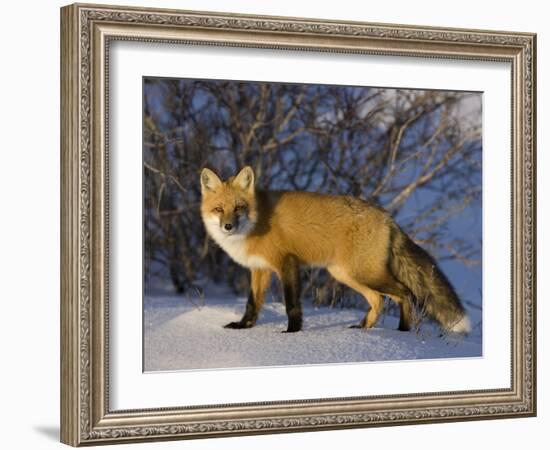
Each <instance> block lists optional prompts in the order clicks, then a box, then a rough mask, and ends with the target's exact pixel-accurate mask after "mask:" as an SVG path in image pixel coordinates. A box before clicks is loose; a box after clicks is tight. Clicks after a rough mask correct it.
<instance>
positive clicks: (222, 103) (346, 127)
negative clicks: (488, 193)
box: [143, 77, 483, 371]
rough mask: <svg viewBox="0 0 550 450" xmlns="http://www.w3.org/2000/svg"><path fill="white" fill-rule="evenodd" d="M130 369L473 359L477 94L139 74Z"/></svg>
mask: <svg viewBox="0 0 550 450" xmlns="http://www.w3.org/2000/svg"><path fill="white" fill-rule="evenodd" d="M143 180H144V181H143V231H144V234H143V236H144V240H143V250H144V253H143V254H144V261H143V273H144V280H143V281H144V296H143V339H144V354H143V358H144V360H143V367H144V370H145V371H166V370H191V369H220V368H243V367H266V366H289V365H309V364H335V363H361V362H373V361H395V360H417V359H434V358H457V357H479V356H482V329H483V323H482V311H483V308H482V302H483V298H482V265H481V261H482V254H481V253H482V94H481V93H479V92H463V91H441V90H418V89H411V88H402V89H396V88H383V87H367V86H336V85H321V84H318V85H316V84H297V83H271V82H256V81H233V80H214V79H176V78H156V77H144V78H143Z"/></svg>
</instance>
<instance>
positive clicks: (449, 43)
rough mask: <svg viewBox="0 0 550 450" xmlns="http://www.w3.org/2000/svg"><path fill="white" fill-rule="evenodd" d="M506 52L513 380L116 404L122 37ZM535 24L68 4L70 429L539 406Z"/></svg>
mask: <svg viewBox="0 0 550 450" xmlns="http://www.w3.org/2000/svg"><path fill="white" fill-rule="evenodd" d="M117 39H119V40H137V41H157V42H172V43H174V42H177V43H201V44H210V45H221V46H241V47H257V48H269V49H293V50H313V51H328V52H353V53H363V54H383V55H395V56H403V55H405V56H415V57H424V58H426V57H427V58H458V59H465V60H472V61H473V63H474V62H475V61H479V60H496V61H506V62H509V63H510V64H511V67H512V80H513V81H512V86H511V94H512V97H511V98H512V111H513V113H512V118H511V124H512V149H511V151H512V161H513V163H512V166H513V168H512V185H511V190H512V198H513V202H512V203H513V204H512V236H511V239H512V248H513V252H512V324H511V326H512V356H511V373H512V377H511V379H512V383H511V386H510V388H509V389H494V390H485V391H463V392H448V393H423V394H410V395H395V396H380V397H368V398H366V397H353V398H346V399H325V400H323V399H321V400H308V401H299V400H295V401H288V402H262V403H253V404H238V405H229V406H228V405H225V406H224V405H212V406H208V407H193V408H190V407H185V406H182V407H180V408H173V409H156V410H135V411H111V410H110V409H109V398H108V332H107V324H108V306H109V305H108V298H107V295H106V292H107V289H106V288H107V286H108V283H109V280H108V270H107V265H106V261H107V255H108V240H107V233H106V230H107V226H108V223H107V221H108V215H107V211H108V206H109V205H108V196H107V195H106V192H107V190H106V187H107V186H108V182H109V180H108V174H107V171H106V167H107V163H108V153H107V136H108V121H107V119H108V110H107V109H106V104H107V102H106V98H107V97H106V96H107V95H108V92H107V89H108V83H107V81H108V78H107V77H108V73H107V67H108V56H109V43H110V42H111V41H113V40H117ZM535 58H536V36H535V35H534V34H530V33H510V32H496V31H481V30H464V29H443V28H431V27H417V26H404V25H383V24H371V23H358V22H333V21H327V20H312V19H296V18H283V17H259V16H249V15H239V14H218V13H205V12H190V11H172V10H156V9H155V10H153V9H141V8H129V7H111V6H94V5H81V4H75V5H71V6H67V7H64V8H62V9H61V242H62V245H61V440H62V442H64V443H67V444H70V445H73V446H79V445H86V444H107V443H121V442H129V441H131V442H133V441H144V440H160V439H180V438H199V437H215V436H230V435H243V434H260V433H277V432H296V431H312V430H326V429H336V428H351V427H367V426H381V425H398V424H420V423H427V422H444V421H457V420H475V419H496V418H504V417H525V416H533V415H535V414H536V335H535V331H536V330H535V322H536V320H535V312H536V310H535V298H536V292H535V286H536V280H535V275H536V273H535V261H536V250H535V246H536V211H535V200H536V195H535V180H536V173H535V138H536V134H535V86H536V73H535V68H536V59H535Z"/></svg>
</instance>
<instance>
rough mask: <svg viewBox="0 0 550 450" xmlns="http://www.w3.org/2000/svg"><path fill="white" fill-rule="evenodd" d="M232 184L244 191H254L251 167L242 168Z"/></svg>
mask: <svg viewBox="0 0 550 450" xmlns="http://www.w3.org/2000/svg"><path fill="white" fill-rule="evenodd" d="M233 184H234V185H236V186H238V187H240V188H241V189H242V190H244V191H249V190H253V189H254V171H253V170H252V167H250V166H246V167H244V168H243V169H242V170H241V171H240V172H239V173H238V174H237V176H236V177H235V179H234V180H233Z"/></svg>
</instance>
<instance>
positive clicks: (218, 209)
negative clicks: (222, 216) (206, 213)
mask: <svg viewBox="0 0 550 450" xmlns="http://www.w3.org/2000/svg"><path fill="white" fill-rule="evenodd" d="M213 211H214V212H217V213H222V212H223V208H222V207H221V206H216V207H215V208H214V209H213Z"/></svg>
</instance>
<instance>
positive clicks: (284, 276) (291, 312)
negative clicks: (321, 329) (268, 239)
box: [281, 255, 302, 333]
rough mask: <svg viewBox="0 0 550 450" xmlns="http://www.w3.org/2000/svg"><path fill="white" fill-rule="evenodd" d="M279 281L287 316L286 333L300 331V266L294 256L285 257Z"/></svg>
mask: <svg viewBox="0 0 550 450" xmlns="http://www.w3.org/2000/svg"><path fill="white" fill-rule="evenodd" d="M281 272H282V273H281V281H282V283H283V292H284V297H285V307H286V314H287V316H288V328H287V330H286V332H287V333H293V332H295V331H300V330H301V329H302V305H301V303H300V264H299V261H298V258H296V257H295V256H291V255H289V256H287V257H285V259H284V262H283V268H282V271H281Z"/></svg>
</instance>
